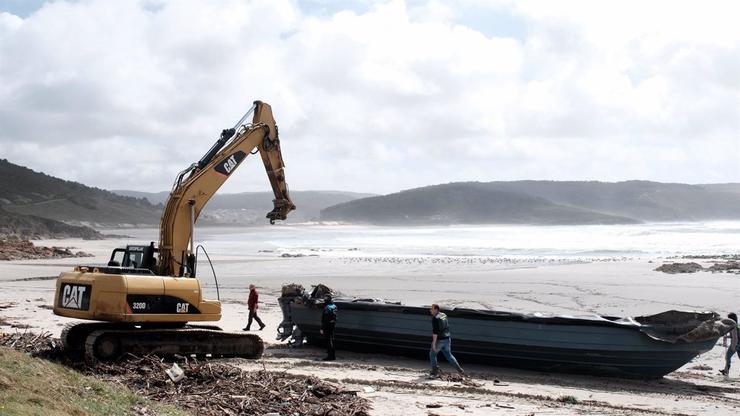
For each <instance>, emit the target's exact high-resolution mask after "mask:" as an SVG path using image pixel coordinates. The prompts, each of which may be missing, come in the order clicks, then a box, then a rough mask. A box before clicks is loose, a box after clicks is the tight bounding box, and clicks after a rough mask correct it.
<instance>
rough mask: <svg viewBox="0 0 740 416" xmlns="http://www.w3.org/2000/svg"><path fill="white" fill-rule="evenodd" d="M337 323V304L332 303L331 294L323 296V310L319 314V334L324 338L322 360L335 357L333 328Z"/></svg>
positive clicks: (331, 359)
mask: <svg viewBox="0 0 740 416" xmlns="http://www.w3.org/2000/svg"><path fill="white" fill-rule="evenodd" d="M336 325H337V305H335V304H334V301H333V300H332V297H331V295H326V296H324V311H323V312H322V314H321V331H320V332H321V335H323V336H324V339H325V340H326V357H324V359H323V361H334V360H336V359H337V356H336V351H335V349H334V328H335V327H336Z"/></svg>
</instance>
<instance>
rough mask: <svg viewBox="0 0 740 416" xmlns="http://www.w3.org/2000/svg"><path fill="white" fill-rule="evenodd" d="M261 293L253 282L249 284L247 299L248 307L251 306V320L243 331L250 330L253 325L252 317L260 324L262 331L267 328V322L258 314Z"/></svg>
mask: <svg viewBox="0 0 740 416" xmlns="http://www.w3.org/2000/svg"><path fill="white" fill-rule="evenodd" d="M259 299H260V295H259V293H257V287H256V286H255V285H253V284H251V285H249V299H248V300H247V307H248V308H249V320H248V321H247V326H246V327H244V328H242V331H249V328H250V327H251V326H252V319H254V320H255V321H257V323H258V324H259V326H260V331H262V330H263V329H264V328H265V324H263V323H262V319H260V317H259V316H257V307H258V304H259Z"/></svg>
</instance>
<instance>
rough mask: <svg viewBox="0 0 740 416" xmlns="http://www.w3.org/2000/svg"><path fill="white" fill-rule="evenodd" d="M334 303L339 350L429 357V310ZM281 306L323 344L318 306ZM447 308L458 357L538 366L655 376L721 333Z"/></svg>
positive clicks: (701, 349)
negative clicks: (677, 333)
mask: <svg viewBox="0 0 740 416" xmlns="http://www.w3.org/2000/svg"><path fill="white" fill-rule="evenodd" d="M337 305H338V307H339V310H340V315H339V319H338V321H337V327H336V330H335V343H336V347H337V348H338V349H340V350H341V349H346V350H354V351H367V352H374V353H389V354H404V355H408V356H413V357H419V358H428V356H429V355H428V354H429V348H430V343H431V317H430V316H429V313H428V310H427V309H425V308H415V307H406V306H398V305H390V304H365V303H357V302H337ZM283 307H288V308H290V310H289V311H287V312H289V314H290V316H291V317H292V321H293V323H294V324H295V325H297V326H298V328H299V329H300V331H301V332H302V334H303V336H304V337H305V338H306V339H307V340H308V342H309V343H312V344H317V345H320V344H322V343H323V339H322V337H321V335H320V333H319V322H320V321H321V305H314V304H312V303H311V302H304V303H294V302H286V303H284V306H283ZM445 313H447V315H448V318H449V321H450V326H451V330H452V351H453V354H454V355H455V357H456V358H457V359H458V360H459V361H460V362H461V363H465V362H476V363H484V364H489V365H495V366H502V367H515V368H525V369H534V370H538V371H558V372H570V373H585V374H595V375H608V376H619V377H633V378H635V377H636V378H658V377H662V376H663V375H665V374H668V373H670V372H672V371H674V370H676V369H678V368H679V367H681V366H683V365H684V364H686V363H687V362H689V361H691V359H693V358H694V357H696V356H697V355H699V354H700V353H702V352H705V351H708V350H710V349H711V348H712V347H713V346H714V345H715V344H716V342H717V339H718V337H712V338H710V339H706V340H703V341H700V342H690V343H688V342H676V343H671V342H666V341H659V340H656V339H653V338H652V337H650V336H648V335H647V334H646V333H644V332H642V331H640V330H639V329H636V325H633V324H624V323H615V322H612V321H609V320H607V319H603V318H602V320H588V319H577V318H571V319H569V318H538V317H530V318H527V317H525V316H523V315H513V314H507V313H495V312H487V311H474V310H458V309H455V310H452V311H445ZM440 358H441V357H440Z"/></svg>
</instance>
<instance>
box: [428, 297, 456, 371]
mask: <svg viewBox="0 0 740 416" xmlns="http://www.w3.org/2000/svg"><path fill="white" fill-rule="evenodd" d="M429 312H430V313H431V314H432V348H431V349H430V350H429V361H430V362H431V364H432V373H431V375H432V376H436V375H438V374H439V367H438V366H437V354H439V352H440V351H442V354H443V355H444V356H445V358H446V359H447V362H449V363H450V364H452V365H453V366H454V367H455V368H456V369H457V371H458V372H459V373H464V371H463V369H462V367H460V364H458V362H457V359H455V356H454V355H452V346H451V343H452V339H451V337H450V323H449V321H448V320H447V315H445V314H444V313H442V312H440V311H439V305H437V304H436V303H434V304H432V307H431V308H430V309H429Z"/></svg>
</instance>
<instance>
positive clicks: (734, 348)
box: [719, 312, 740, 377]
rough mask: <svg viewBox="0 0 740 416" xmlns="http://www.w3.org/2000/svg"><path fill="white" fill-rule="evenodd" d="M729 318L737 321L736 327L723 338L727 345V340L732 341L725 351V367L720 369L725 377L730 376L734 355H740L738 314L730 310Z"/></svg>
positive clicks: (723, 342)
mask: <svg viewBox="0 0 740 416" xmlns="http://www.w3.org/2000/svg"><path fill="white" fill-rule="evenodd" d="M727 317H728V318H730V319H732V320H733V321H734V322H735V328H732V330H731V331H730V332H728V333H727V334H726V335H725V336H724V338H722V345H723V346H725V345H727V341H728V340H729V341H730V345H727V351H726V352H725V368H724V369H722V370H719V372H720V373H722V375H724V376H725V377H729V376H730V364H731V363H732V356H733V355H735V354H737V355H738V357H740V348H738V338H739V337H738V331H740V326H738V324H737V314H735V312H730V314H728V315H727Z"/></svg>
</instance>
